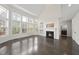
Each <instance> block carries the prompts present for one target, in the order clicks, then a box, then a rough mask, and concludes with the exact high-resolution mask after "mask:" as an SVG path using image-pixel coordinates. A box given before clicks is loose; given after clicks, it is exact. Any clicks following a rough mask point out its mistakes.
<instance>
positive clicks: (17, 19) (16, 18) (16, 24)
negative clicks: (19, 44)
mask: <svg viewBox="0 0 79 59" xmlns="http://www.w3.org/2000/svg"><path fill="white" fill-rule="evenodd" d="M20 25H21V15H19V14H18V13H15V12H13V13H12V34H19V33H20V29H21V26H20Z"/></svg>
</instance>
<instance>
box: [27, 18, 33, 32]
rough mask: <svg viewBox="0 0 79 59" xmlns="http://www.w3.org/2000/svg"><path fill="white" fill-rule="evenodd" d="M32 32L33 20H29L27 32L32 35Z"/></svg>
mask: <svg viewBox="0 0 79 59" xmlns="http://www.w3.org/2000/svg"><path fill="white" fill-rule="evenodd" d="M33 31H34V23H33V19H32V18H29V22H28V32H30V33H32V32H33Z"/></svg>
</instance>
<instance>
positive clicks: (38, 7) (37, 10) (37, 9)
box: [18, 4, 45, 16]
mask: <svg viewBox="0 0 79 59" xmlns="http://www.w3.org/2000/svg"><path fill="white" fill-rule="evenodd" d="M18 6H20V7H22V8H24V9H26V10H29V11H31V12H32V13H34V14H36V15H37V16H39V15H40V14H41V13H42V11H44V9H45V5H44V4H19V5H18Z"/></svg>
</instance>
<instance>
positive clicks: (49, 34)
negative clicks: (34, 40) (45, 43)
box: [46, 31, 54, 39]
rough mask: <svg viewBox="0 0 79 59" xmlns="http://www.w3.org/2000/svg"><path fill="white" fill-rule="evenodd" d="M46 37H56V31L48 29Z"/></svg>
mask: <svg viewBox="0 0 79 59" xmlns="http://www.w3.org/2000/svg"><path fill="white" fill-rule="evenodd" d="M46 38H52V39H54V32H53V31H46Z"/></svg>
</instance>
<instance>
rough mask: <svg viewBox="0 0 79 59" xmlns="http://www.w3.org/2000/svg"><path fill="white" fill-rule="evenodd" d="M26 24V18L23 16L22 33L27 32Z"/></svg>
mask: <svg viewBox="0 0 79 59" xmlns="http://www.w3.org/2000/svg"><path fill="white" fill-rule="evenodd" d="M27 23H28V18H27V17H25V16H23V17H22V32H23V33H26V32H27V25H28V24H27Z"/></svg>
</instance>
